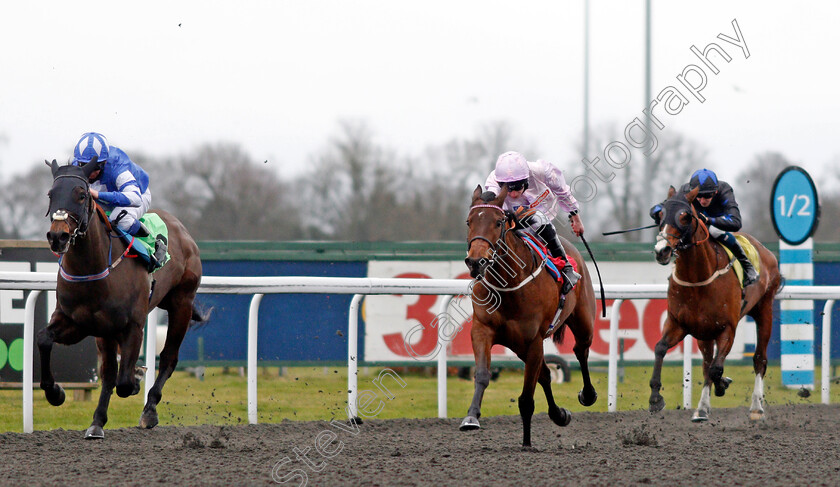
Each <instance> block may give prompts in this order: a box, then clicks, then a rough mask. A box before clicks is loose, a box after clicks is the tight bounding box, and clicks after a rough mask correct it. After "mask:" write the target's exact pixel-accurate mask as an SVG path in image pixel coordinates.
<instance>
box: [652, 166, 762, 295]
mask: <svg viewBox="0 0 840 487" xmlns="http://www.w3.org/2000/svg"><path fill="white" fill-rule="evenodd" d="M695 188H700V189H699V190H698V193H697V198H695V199H694V203H693V205H694V208H695V209H696V210H697V215H698V217H699V218H700V219H702V220H703V223H705V224H706V228H708V229H709V235H710V236H711V237H712V238H714V239H715V240H717V241H718V242H720V243H721V244H723V246H724V247H726V248H728V249H729V250H730V251H731V252H732V254H733V255H734V256H735V258H736V259H738V262H740V263H741V266H742V267H743V268H744V278H743V285H744V287H747V286H749V285H750V284H753V283H754V282H756V281H757V280H758V271H756V270H755V267H754V266H753V265H752V262H750V259H749V258H748V257H747V254H746V252H744V249H743V247H741V244H740V243H738V240H736V239H735V235H733V234H732V232H737V231H739V230H740V229H741V210H740V209H739V208H738V203H737V202H736V201H735V193H734V191H733V190H732V186H730V185H729V183H727V182H726V181H719V180H718V177H717V174H715V173H714V172H713V171H711V170H709V169H698V170H697V171H694V174H692V175H691V180H690V181H689V182H688V183H686V184H684V185H682V187H681V188H680V190H679V191H678V192H677V193H678V194H680V195H685V194H687V193H688V192H689V191H691V190H693V189H695ZM663 203H664V202H663ZM663 203H659V204H657V205H655V206H654V207H653V208H651V209H650V217H651V218H653V220H654V221H655V222H656V223H657V225H658V224H659V223H660V221H661V219H662V205H663Z"/></svg>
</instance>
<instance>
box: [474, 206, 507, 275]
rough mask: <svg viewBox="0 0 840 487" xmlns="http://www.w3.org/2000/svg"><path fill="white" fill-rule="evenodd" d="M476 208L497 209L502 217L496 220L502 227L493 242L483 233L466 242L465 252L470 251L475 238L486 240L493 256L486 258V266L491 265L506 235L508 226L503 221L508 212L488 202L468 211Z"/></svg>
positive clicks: (505, 219)
mask: <svg viewBox="0 0 840 487" xmlns="http://www.w3.org/2000/svg"><path fill="white" fill-rule="evenodd" d="M476 208H492V209H494V210H498V211H500V212H502V216H503V218H500V219H499V220H497V221H496V222H497V223H499V224H500V226H501V227H502V231H501V232H500V233H499V238H498V239H496V241H495V242H493V241H491V240H490V239H489V238H487V237H485V236H483V235H476V236H475V237H473V238H471V239H470V241H469V242H467V252H469V251H470V248H471V247H472V243H473V242H475V241H476V240H483V241H485V242H487V244H488V245H490V248H491V249H493V257H491V258H490V259H488V260H487V262H488V266H489V265H493V263H494V262H495V261H496V259H495V256H496V254H498V252H497V250H498V248H499V242H504V241H505V237H506V236H507V232H508V228H507V225H505V223H507V222H508V220H509V217H508V214H507V213H505V210H503V209H502V208H501V207H499V206H496V205H488V204H483V205H475V206H473V207H471V208H470V211H472V210H474V209H476ZM480 277H481V276H480Z"/></svg>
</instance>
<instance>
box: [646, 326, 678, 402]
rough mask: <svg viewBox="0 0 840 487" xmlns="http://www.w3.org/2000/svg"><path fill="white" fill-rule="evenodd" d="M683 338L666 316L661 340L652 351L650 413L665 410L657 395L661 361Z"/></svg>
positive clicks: (660, 398)
mask: <svg viewBox="0 0 840 487" xmlns="http://www.w3.org/2000/svg"><path fill="white" fill-rule="evenodd" d="M683 338H685V332H684V331H683V329H682V328H680V326H679V325H677V324H676V323H674V321H673V320H671V317H670V316H668V317H667V318H665V326H664V327H663V329H662V338H661V339H660V340H659V343H657V344H656V347H655V349H654V354H655V360H654V363H653V374H651V376H650V400H649V403H650V412H652V413H655V412H657V411H662V409H664V408H665V398H663V397H662V394H660V393H659V390H660V389H662V361H663V360H665V354H666V353H668V350H669V349H670V348H671V347H673V346H674V345H676V344H677V343H679V342H680V341H681V340H682V339H683Z"/></svg>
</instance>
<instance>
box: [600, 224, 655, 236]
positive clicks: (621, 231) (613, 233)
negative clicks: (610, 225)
mask: <svg viewBox="0 0 840 487" xmlns="http://www.w3.org/2000/svg"><path fill="white" fill-rule="evenodd" d="M658 226H659V224H658V223H654V224H653V225H647V226H645V227H638V228H629V229H627V230H616V231H614V232H604V233H602V234H601V235H604V236H607V235H616V234H619V233H627V232H635V231H637V230H645V229H647V228H653V227H658Z"/></svg>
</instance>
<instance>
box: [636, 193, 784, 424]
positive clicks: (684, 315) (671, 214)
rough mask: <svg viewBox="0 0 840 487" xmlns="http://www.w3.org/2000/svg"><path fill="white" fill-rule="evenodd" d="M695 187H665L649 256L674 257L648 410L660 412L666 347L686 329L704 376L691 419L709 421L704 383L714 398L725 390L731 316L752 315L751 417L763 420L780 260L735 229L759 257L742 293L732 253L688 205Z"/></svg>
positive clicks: (664, 262) (732, 333)
mask: <svg viewBox="0 0 840 487" xmlns="http://www.w3.org/2000/svg"><path fill="white" fill-rule="evenodd" d="M698 191H699V187H698V188H695V189H693V190H692V191H690V192H689V193H687V194H685V195H680V194H677V192H676V190H675V189H674V187H673V186H672V187H671V188H670V190H669V191H668V199H667V200H666V201H665V203H664V204H663V210H662V212H661V213H662V214H660V219H661V222H662V224H661V226H660V230H661V231H660V232H659V236H658V237H657V243H656V249H655V250H656V261H657V262H659V263H660V264H662V265H667V264H668V263H669V262H670V261H671V257H672V256H674V255H676V256H677V257H676V260H675V262H674V270H673V272H672V274H671V277H670V278H669V282H668V313H667V316H666V318H665V324H664V327H663V329H662V338H661V339H660V340H659V343H657V344H656V350H655V354H656V358H655V362H654V366H653V375H652V376H651V379H650V389H651V394H650V411H651V412H656V411H661V410H662V408H664V407H665V400H664V399H663V397H662V395H661V394H660V393H659V390H660V388H661V387H662V383H661V379H660V378H661V372H662V360H663V358H664V357H665V354H666V352H667V351H668V350H669V349H670V348H671V347H674V346H675V345H677V344H678V343H679V342H680V341H681V340H682V339H683V338H685V336H686V335H691V336H693V337H694V338H696V339H697V345H698V346H699V348H700V351H701V352H702V354H703V377H704V379H705V382H704V383H703V391H702V393H701V394H700V401H699V403H698V404H697V410H696V411H695V412H694V416H693V417H692V421H706V420H708V417H709V413H710V411H711V403H710V396H711V386H712V385H714V386H715V395H716V396H723V395H724V394H725V393H726V388H727V387H729V384H730V382H731V379H729V378H727V377H724V376H723V363H724V360H726V356H727V354H729V351H730V349H731V348H732V342H733V340H734V339H735V328H736V327H737V326H738V322H739V321H740V320H741V318H743V317H744V316H745V315H749V316H751V317H752V318H753V319H754V320H755V326H756V338H757V340H756V346H755V355H753V369H754V371H755V386H754V389H753V395H752V404H751V406H750V419H752V420H759V419H763V418H764V407H763V402H764V374H765V373H766V371H767V344H768V342H769V341H770V331H771V328H772V326H773V299H774V297H775V296H776V293H777V292H778V290H779V287H780V286H781V283H782V277H781V274H780V273H779V265H778V262H777V261H776V257H775V256H774V255H773V254H772V253H771V252H770V251H769V250H767V249H766V248H765V247H764V246H763V245H761V244H760V243H759V242H758V240H756V239H755V238H753V237H751V236H749V235H746V234H740V235H744V236H745V237H747V239H749V241H750V243H752V245H753V246H754V247H755V249H756V250H757V251H758V255H759V258H760V276H759V280H758V281H757V282H755V283H754V284H751V285H749V286H747V287H746V289H744V290H743V291H742V290H741V279H740V277H738V276H737V275H736V273H735V270H734V269H733V262H732V260H731V258H730V257H729V256H728V255H727V253H726V251H725V250H724V247H723V245H721V244H719V243H717V242H715V241H714V239H710V238H709V236H710V234H709V229H708V228H707V227H706V225H705V224H704V223H703V222H702V221H701V220H700V218H698V216H697V210H696V209H695V208H694V205H693V204H692V203H693V201H694V199H695V198H696V197H697V193H698ZM715 346H717V353H716V354H715ZM689 353H690V351H689Z"/></svg>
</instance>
